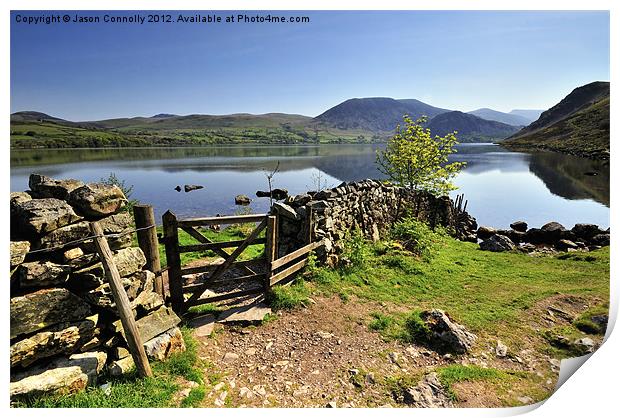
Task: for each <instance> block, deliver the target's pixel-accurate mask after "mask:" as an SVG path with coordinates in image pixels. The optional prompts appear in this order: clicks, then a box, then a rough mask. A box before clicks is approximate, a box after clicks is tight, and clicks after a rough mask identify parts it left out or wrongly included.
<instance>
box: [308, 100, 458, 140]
mask: <svg viewBox="0 0 620 418" xmlns="http://www.w3.org/2000/svg"><path fill="white" fill-rule="evenodd" d="M444 112H448V110H446V109H440V108H437V107H434V106H431V105H428V104H426V103H423V102H420V101H419V100H415V99H403V100H395V99H392V98H389V97H370V98H363V99H349V100H346V101H344V102H342V103H340V104H338V105H336V106H334V107H332V108H331V109H329V110H327V111H325V112H323V113H321V114H320V115H319V116H317V117H316V118H314V119H315V121H317V122H320V123H322V124H325V125H327V126H330V127H334V128H338V129H345V130H347V129H360V130H365V131H371V132H383V133H385V132H393V131H394V129H395V128H396V126H397V125H398V124H399V123H402V122H403V115H405V114H407V115H409V116H410V117H411V118H412V119H417V118H419V117H421V116H423V115H426V116H428V117H429V118H432V117H434V116H436V115H438V114H441V113H444Z"/></svg>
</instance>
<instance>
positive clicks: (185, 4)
mask: <svg viewBox="0 0 620 418" xmlns="http://www.w3.org/2000/svg"><path fill="white" fill-rule="evenodd" d="M619 5H620V2H618V1H617V0H616V1H612V0H589V1H576V0H556V1H553V0H521V1H514V0H502V1H499V0H443V1H442V0H434V1H433V0H428V1H420V0H409V1H403V0H382V1H381V2H370V1H366V0H362V1H338V0H315V1H307V0H298V1H295V2H292V1H290V0H289V1H284V0H266V1H261V2H259V1H251V0H229V1H225V0H211V1H188V0H175V1H167V0H166V1H165V0H151V1H148V2H147V1H138V0H129V1H121V0H107V1H101V0H92V1H89V2H84V1H77V0H57V1H53V2H52V1H44V0H36V1H34V0H21V1H18V0H4V1H2V3H1V6H0V8H2V9H3V11H4V14H3V15H2V31H1V32H0V48H1V55H0V56H1V57H3V58H4V59H3V62H4V63H5V64H4V65H2V78H1V80H2V86H3V89H2V90H1V91H3V92H5V95H4V100H3V101H2V104H1V106H2V107H1V109H2V110H1V112H0V115H2V118H1V121H2V122H1V123H2V128H3V131H2V132H4V133H5V135H6V136H5V137H4V143H3V148H2V151H3V152H2V154H1V155H2V162H3V163H4V164H3V167H5V169H4V170H3V172H2V176H3V178H2V182H0V187H1V188H2V191H3V193H4V196H7V195H8V193H9V168H10V166H9V161H10V160H9V141H8V135H7V134H8V132H9V129H10V128H9V114H10V95H9V94H6V93H7V92H9V89H10V80H9V74H10V72H9V68H10V63H9V57H10V54H9V48H10V43H9V33H10V31H9V30H10V25H9V19H10V17H9V11H10V10H39V9H40V10H46V9H49V10H67V9H69V10H71V9H75V10H115V9H116V10H133V9H144V10H166V9H171V10H377V9H381V10H416V9H418V10H611V25H610V26H611V44H610V45H611V47H610V54H611V57H610V58H611V72H610V74H611V77H610V78H611V79H612V83H611V90H612V97H613V98H614V100H613V103H614V104H612V107H611V110H612V113H611V118H612V125H611V128H612V130H611V138H612V144H614V143H615V141H617V140H618V137H619V128H618V123H617V122H618V110H617V109H618V107H617V106H616V105H615V98H616V97H619V96H618V88H617V86H616V84H614V82H615V81H617V79H616V75H617V72H618V69H619V68H620V67H619V66H618V51H620V49H619V46H620V45H619V44H620V43H619V42H618V40H620V31H619V23H620V18H619V16H620V10H619V9H620V6H619ZM615 148H616V146H615V145H612V149H613V152H612V160H611V181H612V185H613V186H612V187H611V196H610V197H611V208H612V210H611V219H610V224H611V225H612V226H613V229H614V230H615V228H616V226H617V225H618V223H617V222H616V221H617V217H618V215H617V212H618V211H617V210H616V201H617V195H618V193H617V190H616V189H615V187H614V186H615V185H616V184H617V178H618V177H617V176H618V169H617V160H618V158H616V157H617V156H616V155H615V154H614V152H616V151H615ZM0 210H1V211H2V212H1V215H2V216H1V217H0V219H4V220H6V219H8V218H9V213H8V205H2V206H0ZM0 228H1V230H2V234H3V235H2V236H3V237H5V238H4V240H5V241H4V242H5V247H4V248H5V250H4V251H3V252H2V253H1V257H3V258H2V259H3V260H4V265H5V266H6V265H8V248H7V247H8V242H7V241H8V240H7V239H6V237H8V223H7V222H2V223H0ZM617 248H618V246H617V245H615V235H614V239H612V248H611V253H612V264H611V277H612V283H611V291H612V294H611V302H612V303H611V309H612V312H611V316H610V318H612V319H613V320H614V321H615V316H616V315H617V311H618V280H617V279H616V277H617V273H618V268H617V264H616V262H615V259H616V256H617V254H618V250H617ZM2 285H3V286H5V288H4V292H3V294H4V295H5V301H7V302H8V300H7V299H8V297H7V296H6V295H8V280H4V281H3V283H2ZM5 303H6V302H5ZM4 306H5V307H4V312H5V314H4V315H3V316H2V330H3V332H4V335H8V328H9V326H8V325H9V324H8V322H9V320H8V318H9V312H8V311H9V309H8V303H6V304H5V305H4ZM610 328H611V327H610ZM1 350H2V352H1V354H0V358H4V359H7V360H8V344H5V345H2V348H1ZM618 353H620V337H618V332H615V333H611V334H609V333H608V338H607V341H606V342H605V344H603V346H602V347H601V348H600V349H599V350H598V351H597V352H596V353H595V354H594V355H592V357H591V358H590V359H589V360H588V361H587V365H586V367H581V368H579V370H577V371H576V372H575V374H574V376H573V377H571V378H569V379H568V381H567V382H566V384H564V385H563V386H562V387H560V388H559V389H558V391H557V392H556V393H555V394H554V395H552V396H551V397H550V398H549V399H548V400H547V401H546V402H545V403H543V404H542V406H540V407H539V408H528V407H524V408H513V409H469V410H465V409H458V410H410V409H393V410H390V411H389V412H387V411H385V410H382V409H373V410H371V409H356V410H328V409H325V410H324V411H321V414H325V415H329V416H335V415H338V416H341V415H344V414H347V415H348V414H355V415H359V416H380V415H383V414H385V413H389V414H390V415H394V416H397V417H400V416H407V417H409V416H412V415H415V416H424V417H428V416H466V417H481V416H482V417H484V416H512V415H516V414H519V413H523V412H527V411H531V412H530V416H532V417H556V416H561V417H571V416H593V417H597V416H601V417H605V416H609V415H611V414H613V411H614V410H615V409H617V404H618V399H619V397H618V391H617V387H618V376H620V373H619V372H620V367H619V361H618V358H619V355H618ZM5 363H6V365H4V364H5ZM563 370H564V368H563ZM3 377H4V382H6V384H7V386H8V361H6V360H5V362H4V363H3ZM7 386H5V389H4V391H5V392H3V393H2V394H0V397H2V399H3V400H4V402H3V406H4V407H5V408H7V410H6V411H5V412H7V413H8V414H11V415H15V416H23V417H31V416H32V415H33V414H37V415H39V414H43V415H47V414H58V413H62V414H63V415H66V416H76V417H77V416H82V415H83V414H84V413H88V414H89V415H92V416H94V417H99V416H101V417H103V416H108V415H109V414H110V413H113V414H116V415H118V414H122V415H126V414H127V415H129V414H132V415H134V414H144V413H148V414H155V415H156V416H162V417H164V416H166V417H167V416H169V415H170V414H171V413H172V414H183V415H186V414H187V415H190V416H205V414H214V415H215V414H217V416H218V417H228V416H231V415H234V416H247V417H250V416H251V417H256V416H257V415H260V416H263V415H264V416H270V417H285V416H286V417H287V418H288V416H289V415H290V414H291V413H294V414H296V415H297V414H299V415H300V416H309V415H310V414H313V413H314V411H312V410H307V409H306V410H295V411H294V412H293V411H291V410H287V409H259V410H254V409H252V410H243V409H234V410H178V411H170V410H159V411H152V410H151V411H134V410H114V411H108V410H101V409H93V410H89V411H83V410H63V411H62V412H61V411H58V410H50V411H33V410H17V409H8V387H7ZM532 409H533V410H532ZM616 413H617V412H616Z"/></svg>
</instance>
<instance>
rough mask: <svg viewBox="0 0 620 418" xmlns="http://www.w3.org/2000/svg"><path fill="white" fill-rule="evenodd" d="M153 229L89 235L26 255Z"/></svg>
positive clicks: (148, 227)
mask: <svg viewBox="0 0 620 418" xmlns="http://www.w3.org/2000/svg"><path fill="white" fill-rule="evenodd" d="M152 228H157V227H156V226H155V225H149V226H145V227H142V228H133V229H129V230H126V231H123V232H119V233H117V234H102V235H89V236H87V237H84V238H80V239H76V240H73V241H69V242H65V243H64V244H60V245H57V246H54V247H49V248H41V249H38V250H32V251H28V252H27V253H26V254H37V253H47V252H52V251H57V250H62V249H63V248H66V247H70V246H73V245H76V244H80V243H82V242H86V241H90V240H93V239H95V238H102V237H104V238H120V237H124V236H125V235H130V234H134V233H136V232H139V231H146V230H147V229H152Z"/></svg>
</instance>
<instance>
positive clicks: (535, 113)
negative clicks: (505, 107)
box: [508, 109, 544, 124]
mask: <svg viewBox="0 0 620 418" xmlns="http://www.w3.org/2000/svg"><path fill="white" fill-rule="evenodd" d="M542 112H544V110H538V109H513V110H511V111H510V112H508V114H510V115H516V116H522V117H524V118H525V119H527V120H528V122H527V123H528V124H530V123H532V122H534V121H535V120H536V119H538V118H539V117H540V114H541V113H542Z"/></svg>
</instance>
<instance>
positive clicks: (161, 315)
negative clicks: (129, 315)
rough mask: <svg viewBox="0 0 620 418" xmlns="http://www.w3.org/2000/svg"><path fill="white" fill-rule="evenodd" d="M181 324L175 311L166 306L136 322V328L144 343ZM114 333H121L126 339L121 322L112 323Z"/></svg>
mask: <svg viewBox="0 0 620 418" xmlns="http://www.w3.org/2000/svg"><path fill="white" fill-rule="evenodd" d="M179 322H181V320H180V319H179V317H178V316H177V314H175V313H174V311H173V310H172V309H171V308H169V307H166V306H162V307H161V308H159V309H158V310H156V311H154V312H152V313H150V314H149V315H148V316H145V317H144V318H140V319H138V320H137V321H136V326H137V327H138V333H139V334H140V338H141V339H142V341H148V340H150V339H152V338H153V337H156V336H157V335H159V334H162V333H164V332H166V331H167V330H169V329H170V328H173V327H175V326H177V325H178V324H179ZM112 327H113V331H115V332H120V333H121V334H122V335H123V338H124V337H125V331H124V330H123V326H122V324H121V320H120V319H119V320H118V321H114V322H113V323H112Z"/></svg>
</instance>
